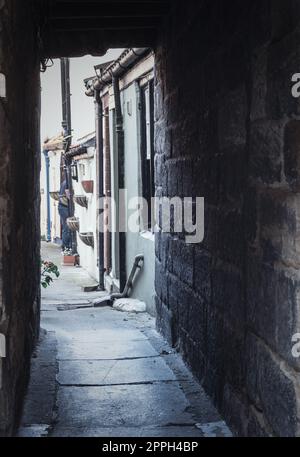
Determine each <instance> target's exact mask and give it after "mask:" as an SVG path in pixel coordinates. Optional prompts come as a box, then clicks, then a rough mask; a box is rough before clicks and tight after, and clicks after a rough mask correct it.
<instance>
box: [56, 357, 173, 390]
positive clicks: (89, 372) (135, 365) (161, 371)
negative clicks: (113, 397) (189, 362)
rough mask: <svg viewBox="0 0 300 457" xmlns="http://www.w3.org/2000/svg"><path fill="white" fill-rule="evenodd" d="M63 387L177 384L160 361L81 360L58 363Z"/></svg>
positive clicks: (151, 359) (152, 358)
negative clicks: (161, 382)
mask: <svg viewBox="0 0 300 457" xmlns="http://www.w3.org/2000/svg"><path fill="white" fill-rule="evenodd" d="M57 380H58V382H59V384H61V385H62V384H64V385H66V384H67V385H75V384H76V385H95V383H96V384H98V385H100V384H101V385H110V384H132V383H143V382H145V383H146V382H153V381H174V380H176V376H175V375H174V373H173V372H172V371H171V370H170V368H169V367H168V366H167V365H166V363H165V362H164V360H162V358H161V357H149V358H142V359H133V360H101V361H98V360H82V361H72V362H69V361H63V362H59V372H58V375H57Z"/></svg>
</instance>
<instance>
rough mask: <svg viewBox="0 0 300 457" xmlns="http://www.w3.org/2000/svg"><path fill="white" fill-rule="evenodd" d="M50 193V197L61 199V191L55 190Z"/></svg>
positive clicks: (56, 199)
mask: <svg viewBox="0 0 300 457" xmlns="http://www.w3.org/2000/svg"><path fill="white" fill-rule="evenodd" d="M49 193H50V197H51V198H53V200H55V201H58V200H59V191H58V190H57V191H55V192H49Z"/></svg>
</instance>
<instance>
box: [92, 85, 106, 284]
mask: <svg viewBox="0 0 300 457" xmlns="http://www.w3.org/2000/svg"><path fill="white" fill-rule="evenodd" d="M94 102H95V119H96V155H97V160H98V198H99V202H100V201H102V205H101V208H104V192H103V189H104V185H103V184H104V183H103V106H102V100H101V97H100V92H99V91H98V90H96V91H95V98H94ZM100 211H101V210H100V208H99V234H98V236H99V238H98V242H99V262H98V268H99V290H104V273H105V269H104V232H103V227H104V225H103V224H102V227H101V226H100V224H101V221H102V222H103V217H104V214H103V212H102V214H100ZM102 211H103V210H102Z"/></svg>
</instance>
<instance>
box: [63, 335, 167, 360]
mask: <svg viewBox="0 0 300 457" xmlns="http://www.w3.org/2000/svg"><path fill="white" fill-rule="evenodd" d="M156 355H158V352H157V351H156V350H155V349H154V348H153V347H152V346H151V344H150V343H149V342H148V341H145V340H143V339H140V340H134V341H133V340H131V341H130V340H129V341H127V342H126V344H124V342H123V341H119V340H116V341H107V342H103V341H101V342H99V341H91V342H82V341H74V342H73V343H68V342H66V341H64V342H63V344H61V345H59V347H58V355H57V358H58V360H78V359H83V360H90V359H94V360H107V359H125V358H137V357H154V356H156Z"/></svg>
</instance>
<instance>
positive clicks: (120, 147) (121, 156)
mask: <svg viewBox="0 0 300 457" xmlns="http://www.w3.org/2000/svg"><path fill="white" fill-rule="evenodd" d="M112 83H113V88H114V99H115V113H116V147H117V158H118V183H119V189H124V188H125V179H124V168H125V151H124V149H125V145H124V128H123V114H122V107H121V94H120V82H119V78H118V77H117V76H114V77H113V80H112ZM122 203H124V204H126V202H120V201H119V214H120V217H121V221H119V224H120V225H122V224H124V221H122V216H123V217H125V208H122V207H120V205H122ZM119 243H120V248H119V259H120V278H119V279H120V290H122V289H123V287H125V284H126V277H127V273H126V234H125V231H123V230H120V227H119Z"/></svg>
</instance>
